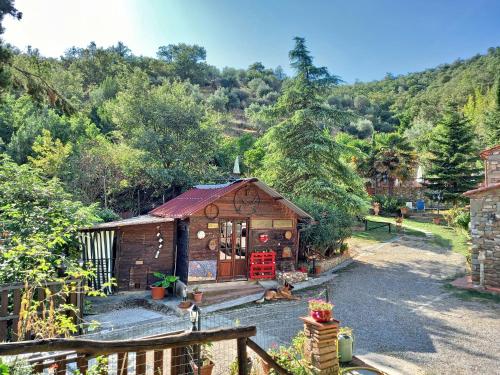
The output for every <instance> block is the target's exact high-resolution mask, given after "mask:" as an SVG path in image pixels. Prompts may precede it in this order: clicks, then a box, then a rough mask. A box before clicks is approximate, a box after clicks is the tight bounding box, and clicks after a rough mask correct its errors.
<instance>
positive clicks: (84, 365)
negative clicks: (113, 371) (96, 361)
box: [76, 354, 120, 374]
mask: <svg viewBox="0 0 500 375" xmlns="http://www.w3.org/2000/svg"><path fill="white" fill-rule="evenodd" d="M76 366H77V367H78V370H79V371H80V374H86V373H87V370H88V367H89V359H88V357H87V356H86V355H85V354H78V356H77V357H76ZM118 374H120V372H118Z"/></svg>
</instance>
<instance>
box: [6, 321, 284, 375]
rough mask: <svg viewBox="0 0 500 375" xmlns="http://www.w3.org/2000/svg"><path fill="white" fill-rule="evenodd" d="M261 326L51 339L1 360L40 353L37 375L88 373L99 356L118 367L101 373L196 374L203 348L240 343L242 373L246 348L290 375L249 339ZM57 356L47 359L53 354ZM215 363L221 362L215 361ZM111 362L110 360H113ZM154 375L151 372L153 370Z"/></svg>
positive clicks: (11, 347)
mask: <svg viewBox="0 0 500 375" xmlns="http://www.w3.org/2000/svg"><path fill="white" fill-rule="evenodd" d="M256 331H257V330H256V328H255V327H254V326H250V327H237V328H226V329H216V330H207V331H191V332H182V333H179V332H173V333H169V334H164V335H158V336H152V337H147V338H142V339H134V340H119V341H96V340H86V339H78V338H76V339H48V340H37V341H24V342H16V343H5V344H0V356H15V355H18V354H23V355H27V354H29V353H37V356H36V357H32V358H30V359H29V363H30V364H32V365H34V368H33V371H34V372H35V373H39V372H43V371H44V370H46V369H50V370H51V371H52V372H53V373H54V374H58V375H60V374H66V373H72V372H74V371H75V370H78V371H79V373H81V374H85V373H87V371H88V370H89V369H90V368H91V362H93V363H95V358H96V357H98V356H101V357H104V358H106V360H107V361H109V360H110V359H111V360H112V361H113V369H110V368H108V369H106V370H104V371H103V370H102V369H100V371H101V372H99V373H100V374H107V373H116V374H119V375H130V374H136V375H144V374H146V373H154V374H170V375H181V374H193V373H195V374H196V373H197V372H195V369H196V364H195V363H194V362H195V361H194V359H196V355H194V357H193V353H196V349H198V350H199V348H200V345H202V344H206V343H213V344H214V345H215V344H217V343H221V342H228V341H231V340H236V362H235V363H238V374H239V375H247V374H248V368H247V346H248V347H249V348H250V349H251V350H253V351H254V352H255V353H256V354H257V355H258V356H259V357H260V358H261V359H262V361H264V362H265V363H267V364H268V366H270V367H271V368H273V369H274V370H275V371H276V372H277V373H278V374H280V375H288V374H289V372H288V371H286V370H285V369H283V368H282V367H281V366H280V365H279V364H277V363H276V362H275V360H274V359H273V358H272V357H271V356H269V354H267V353H266V352H265V351H264V350H263V349H262V348H261V347H260V346H258V345H257V344H256V343H255V342H253V341H252V340H251V339H250V337H251V336H254V335H256ZM54 351H56V352H58V353H56V354H51V355H44V353H48V352H54ZM214 361H215V362H216V361H217V359H215V360H214ZM108 363H109V362H108ZM229 367H230V363H226V364H224V366H223V367H220V366H219V373H221V374H228V373H229V372H230V370H229ZM151 371H152V372H151Z"/></svg>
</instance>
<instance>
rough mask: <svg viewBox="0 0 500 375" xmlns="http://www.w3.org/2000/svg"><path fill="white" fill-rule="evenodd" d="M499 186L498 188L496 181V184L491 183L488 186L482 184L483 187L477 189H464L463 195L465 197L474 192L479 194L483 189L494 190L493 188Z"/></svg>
mask: <svg viewBox="0 0 500 375" xmlns="http://www.w3.org/2000/svg"><path fill="white" fill-rule="evenodd" d="M499 188H500V182H498V183H496V184H491V185H488V186H483V187H480V188H478V189H474V190H469V191H466V192H465V193H464V195H465V196H466V197H469V196H471V195H476V194H479V193H483V192H485V191H490V190H495V189H499Z"/></svg>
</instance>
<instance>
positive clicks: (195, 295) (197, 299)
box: [193, 287, 203, 303]
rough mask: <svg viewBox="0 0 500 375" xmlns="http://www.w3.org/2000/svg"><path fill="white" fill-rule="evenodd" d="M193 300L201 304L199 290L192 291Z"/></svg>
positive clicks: (201, 295) (201, 294)
mask: <svg viewBox="0 0 500 375" xmlns="http://www.w3.org/2000/svg"><path fill="white" fill-rule="evenodd" d="M193 298H194V302H196V303H201V301H202V299H203V292H202V291H201V290H200V288H198V287H195V288H194V289H193Z"/></svg>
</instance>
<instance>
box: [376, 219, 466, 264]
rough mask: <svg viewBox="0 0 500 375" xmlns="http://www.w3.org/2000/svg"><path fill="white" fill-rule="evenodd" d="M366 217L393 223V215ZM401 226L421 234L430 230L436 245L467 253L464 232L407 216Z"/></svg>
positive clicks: (463, 253)
mask: <svg viewBox="0 0 500 375" xmlns="http://www.w3.org/2000/svg"><path fill="white" fill-rule="evenodd" d="M366 218H367V219H368V220H371V221H378V222H386V223H391V224H394V223H395V222H394V218H393V217H383V216H367V217H366ZM403 227H404V228H406V229H408V230H411V231H417V232H419V233H420V234H421V235H422V234H423V231H425V232H431V233H432V234H434V243H436V244H437V245H439V246H442V247H446V248H449V249H452V250H453V251H455V252H457V253H459V254H462V255H463V256H467V255H468V253H469V247H468V245H467V237H466V235H465V233H463V232H460V231H457V230H455V229H453V228H450V227H448V226H445V225H436V224H433V223H421V222H418V221H415V220H412V219H411V218H409V219H404V221H403ZM407 234H412V233H407Z"/></svg>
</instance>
